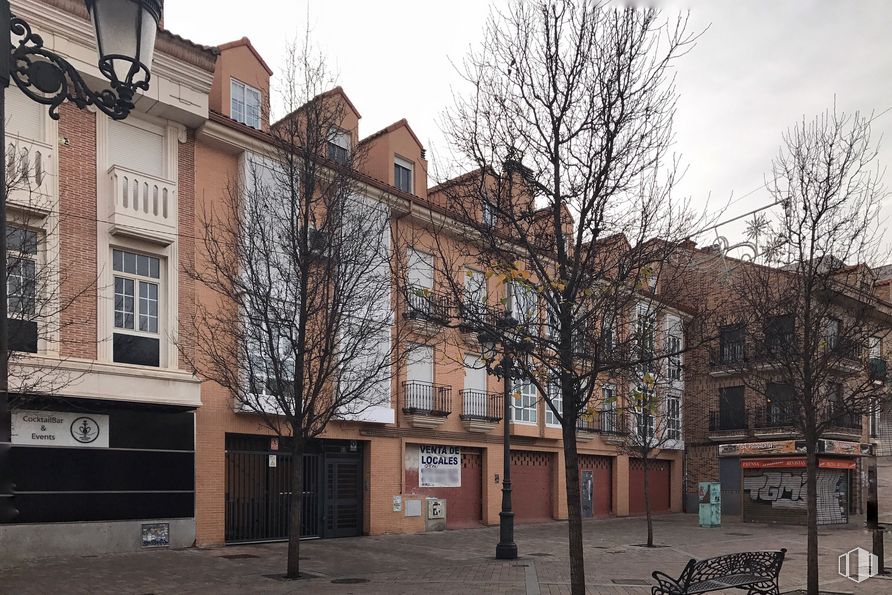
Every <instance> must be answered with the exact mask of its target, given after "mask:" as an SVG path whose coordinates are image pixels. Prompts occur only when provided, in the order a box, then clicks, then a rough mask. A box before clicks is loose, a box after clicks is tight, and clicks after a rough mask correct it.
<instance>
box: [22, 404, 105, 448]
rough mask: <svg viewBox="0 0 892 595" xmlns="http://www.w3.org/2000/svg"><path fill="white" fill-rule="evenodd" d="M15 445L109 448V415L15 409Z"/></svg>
mask: <svg viewBox="0 0 892 595" xmlns="http://www.w3.org/2000/svg"><path fill="white" fill-rule="evenodd" d="M12 443H13V444H27V445H29V446H33V445H35V444H40V445H44V446H83V447H88V448H108V416H107V415H97V414H95V413H83V412H76V411H31V410H23V409H15V410H13V412H12Z"/></svg>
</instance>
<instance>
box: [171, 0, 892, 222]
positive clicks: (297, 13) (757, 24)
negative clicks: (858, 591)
mask: <svg viewBox="0 0 892 595" xmlns="http://www.w3.org/2000/svg"><path fill="white" fill-rule="evenodd" d="M497 1H500V0H497ZM247 6H248V5H247V4H246V3H245V2H244V1H239V2H236V1H235V0H218V1H217V2H214V3H213V10H212V11H210V10H209V3H207V2H203V1H202V2H190V1H186V0H169V1H168V2H166V3H165V7H164V8H165V11H164V12H165V26H166V27H167V28H168V29H170V30H171V31H173V32H175V33H178V34H180V35H183V36H184V37H187V38H189V39H191V40H193V41H195V42H198V43H202V44H207V45H219V44H221V43H224V42H227V41H232V40H233V39H238V38H240V37H242V36H247V37H249V38H250V39H251V42H252V43H253V44H254V46H255V47H256V48H257V50H258V51H259V52H260V53H261V55H262V56H263V57H264V59H265V60H266V61H267V63H268V64H269V65H270V66H271V67H272V69H273V70H274V71H275V70H277V69H278V67H279V66H280V65H281V64H282V61H283V58H284V49H285V46H286V44H287V42H288V41H289V40H291V39H293V38H294V37H295V35H297V34H299V32H301V31H302V30H303V27H304V24H305V23H306V22H307V18H308V14H309V22H310V24H311V26H312V29H313V36H314V39H315V42H316V44H317V45H319V46H320V47H321V49H322V50H323V51H324V52H325V54H326V55H327V56H328V58H329V60H330V64H331V66H332V67H333V68H334V69H335V70H336V71H337V73H338V81H339V83H340V84H341V86H343V87H344V89H345V90H346V92H347V94H348V95H349V96H350V98H351V99H352V100H353V103H354V104H355V105H356V107H357V109H358V110H359V111H360V113H361V114H362V120H361V121H360V135H362V136H365V135H368V134H370V133H372V132H375V131H376V130H379V129H380V128H383V127H384V126H387V125H388V124H390V123H392V122H395V121H397V120H399V119H400V118H404V117H405V118H407V119H408V120H409V123H410V124H411V126H412V128H413V130H415V132H416V134H417V135H418V137H419V138H420V139H421V141H422V142H423V143H425V145H426V146H427V148H428V149H429V151H430V154H431V155H432V156H433V157H434V158H436V154H437V153H438V152H442V151H443V150H444V148H445V146H444V141H443V136H442V135H441V133H440V130H439V128H438V119H439V116H440V114H441V113H442V110H443V109H444V107H446V106H447V105H449V104H450V102H451V93H452V89H453V88H454V87H455V86H456V85H457V84H458V81H457V77H456V74H455V69H454V68H453V66H452V62H456V63H457V62H460V61H461V59H462V57H463V56H464V55H465V53H466V51H467V48H468V47H469V45H470V44H475V43H476V42H477V41H478V40H479V37H480V34H481V30H482V26H483V22H484V19H485V17H486V15H487V13H488V11H489V6H488V3H487V2H484V1H481V0H451V1H450V2H421V1H418V0H376V1H375V2H366V1H362V2H360V1H348V0H326V1H319V0H309V1H308V0H289V1H288V2H285V1H282V0H253V1H252V2H250V9H249V10H246V7H247ZM678 7H683V8H688V9H690V11H691V25H692V29H693V30H704V29H706V31H705V32H704V33H703V35H702V37H701V38H700V40H699V42H698V44H697V46H696V47H695V48H694V49H693V51H692V52H691V53H689V54H688V55H687V56H685V57H684V58H682V59H681V61H679V62H678V66H677V69H678V90H679V93H680V100H679V112H678V118H677V122H676V135H677V143H676V147H675V150H676V151H677V153H679V154H680V155H681V157H682V161H683V163H685V164H687V167H688V170H687V175H686V177H685V179H684V180H683V182H682V184H681V186H680V187H679V192H680V193H682V194H684V195H690V196H691V197H692V198H693V199H694V201H695V203H696V204H697V205H699V206H700V207H701V208H708V209H709V210H710V211H712V212H715V211H718V210H720V209H723V208H725V207H726V206H727V209H726V210H725V212H724V213H723V215H722V219H723V220H724V219H728V218H731V217H734V216H736V215H739V214H742V213H746V212H747V211H750V210H752V209H755V208H757V207H760V206H763V205H765V204H768V203H769V202H770V200H769V198H768V196H767V195H766V193H765V191H764V190H760V189H759V188H760V187H761V186H762V185H763V182H764V177H763V176H764V173H765V172H766V171H767V170H768V168H769V166H770V162H771V158H772V157H773V156H774V155H775V154H776V153H777V150H778V147H779V143H780V140H781V133H782V131H783V130H784V129H785V128H786V127H788V126H790V125H792V124H793V123H795V122H796V121H797V120H800V119H801V118H802V117H803V116H807V117H812V116H814V115H816V114H818V113H820V112H821V111H822V110H824V109H825V108H827V107H828V106H830V105H831V104H832V102H833V98H834V95H836V98H837V105H838V106H839V107H840V108H841V109H844V110H856V109H857V110H862V111H864V112H870V111H875V112H876V113H877V114H880V113H881V112H884V111H885V110H890V108H892V1H888V0H857V1H856V0H846V1H842V0H753V1H745V2H742V1H740V0H688V1H687V2H685V3H678V4H674V5H669V6H668V7H667V8H666V10H668V11H672V10H674V9H675V8H678ZM707 27H708V29H707ZM451 61H452V62H451ZM274 76H275V75H274ZM273 100H274V101H275V97H273ZM881 137H884V139H885V140H884V141H883V144H882V146H881V153H880V162H881V163H882V164H883V165H885V166H892V110H890V111H889V112H888V113H886V114H884V115H881V116H880V117H879V118H878V119H877V120H876V123H875V126H874V138H875V139H876V140H880V138H881ZM887 185H892V172H890V173H889V174H888V175H887ZM707 200H708V203H707ZM731 201H733V202H731ZM729 202H731V204H730V206H728V203H729ZM890 214H892V205H889V206H887V207H886V209H885V211H884V217H883V218H884V221H885V220H888V217H889V215H890ZM719 232H720V233H722V234H726V235H729V236H731V237H732V238H734V237H738V238H739V236H740V233H741V225H740V224H735V225H729V226H724V227H722V228H721V229H720V230H719ZM886 239H887V240H889V239H890V238H888V237H887V238H886Z"/></svg>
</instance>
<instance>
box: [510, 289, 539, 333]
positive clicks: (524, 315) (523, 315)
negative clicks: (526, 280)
mask: <svg viewBox="0 0 892 595" xmlns="http://www.w3.org/2000/svg"><path fill="white" fill-rule="evenodd" d="M507 292H508V310H509V311H510V312H511V316H513V317H514V319H515V320H516V321H518V322H519V323H521V324H526V325H528V326H532V325H533V324H535V323H536V319H537V317H538V315H539V312H538V310H539V296H538V295H536V292H535V291H533V289H532V288H530V287H528V286H526V285H524V284H522V283H519V282H517V281H510V282H509V283H508V287H507Z"/></svg>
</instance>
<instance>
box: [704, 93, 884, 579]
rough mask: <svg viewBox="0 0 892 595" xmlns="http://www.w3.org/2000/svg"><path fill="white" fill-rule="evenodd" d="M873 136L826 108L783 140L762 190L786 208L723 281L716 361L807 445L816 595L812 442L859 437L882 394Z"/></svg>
mask: <svg viewBox="0 0 892 595" xmlns="http://www.w3.org/2000/svg"><path fill="white" fill-rule="evenodd" d="M870 126H871V118H870V117H864V116H862V115H860V114H858V113H855V114H853V115H846V114H841V113H839V112H837V111H836V109H835V107H834V108H833V109H831V110H828V111H826V112H825V113H824V114H822V115H820V116H818V117H816V118H815V119H813V120H805V119H803V121H802V122H800V123H798V124H797V125H795V126H794V127H792V128H791V129H790V130H788V131H787V132H786V133H785V134H784V136H783V145H782V147H781V150H780V152H779V154H778V156H777V157H776V158H775V159H774V161H773V168H772V175H771V177H770V179H769V184H768V187H769V191H770V193H771V195H772V197H773V198H774V199H775V201H777V202H778V203H780V204H781V205H782V208H781V209H780V210H779V212H778V213H777V214H776V216H775V217H774V218H773V219H769V220H767V221H765V222H763V223H762V228H763V230H764V234H765V236H766V241H765V243H764V246H765V248H764V249H763V251H762V255H761V257H760V258H759V259H757V260H759V261H760V262H744V261H737V260H734V261H729V264H728V269H727V272H726V275H725V276H724V277H723V278H722V280H721V282H722V283H725V284H727V285H728V287H729V290H730V291H731V293H732V294H733V295H734V299H735V300H736V303H737V307H736V308H735V315H734V316H731V317H729V318H728V320H727V326H726V331H725V336H723V338H722V340H721V344H720V350H721V352H720V354H719V358H718V360H717V361H718V362H720V363H721V365H723V366H727V367H729V368H730V369H732V370H733V371H734V373H735V374H739V376H740V378H741V379H742V381H743V382H744V383H745V385H746V387H747V388H748V389H750V390H751V391H752V392H753V393H754V394H757V395H760V396H761V397H764V398H765V407H764V408H763V409H761V410H759V411H757V416H758V417H759V420H758V421H759V422H760V423H762V424H768V425H773V426H778V425H785V426H790V427H792V428H795V430H796V431H797V432H798V433H799V434H800V435H801V436H802V439H803V440H804V442H805V448H806V459H807V467H806V474H807V479H806V494H807V509H808V513H807V525H808V549H807V552H808V592H809V593H810V594H812V595H816V594H817V593H818V516H817V512H818V505H817V475H818V473H817V472H818V457H817V455H818V447H819V441H820V439H821V438H822V437H823V436H824V435H825V434H826V433H827V432H828V431H829V430H830V429H832V428H838V427H859V428H860V420H859V418H860V416H862V415H864V414H867V413H869V412H870V411H871V410H872V409H873V408H874V407H875V406H876V404H877V403H878V402H879V400H880V399H881V398H882V397H883V395H884V394H885V392H886V388H885V387H884V385H883V381H884V380H885V377H886V371H885V364H884V363H883V360H881V359H879V355H880V354H879V352H878V349H879V342H880V341H881V340H882V338H883V337H885V336H887V335H888V333H889V330H890V329H892V305H890V304H889V303H887V302H883V301H881V300H878V299H877V298H875V297H874V281H875V276H874V275H873V273H872V271H871V269H870V268H869V265H876V264H879V263H880V262H881V260H882V259H883V255H882V254H881V253H880V237H879V235H878V228H877V224H876V222H877V220H878V214H879V207H880V203H881V201H882V200H883V199H884V198H885V197H886V195H887V193H886V191H885V189H884V188H883V186H882V175H881V170H880V169H879V168H878V167H877V164H876V154H877V153H876V147H875V145H874V144H872V143H871V139H870ZM856 422H858V423H856Z"/></svg>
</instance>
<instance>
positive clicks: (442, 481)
mask: <svg viewBox="0 0 892 595" xmlns="http://www.w3.org/2000/svg"><path fill="white" fill-rule="evenodd" d="M418 454H419V460H418V487H421V488H460V487H461V448H459V447H458V446H437V445H429V444H419V445H418Z"/></svg>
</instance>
